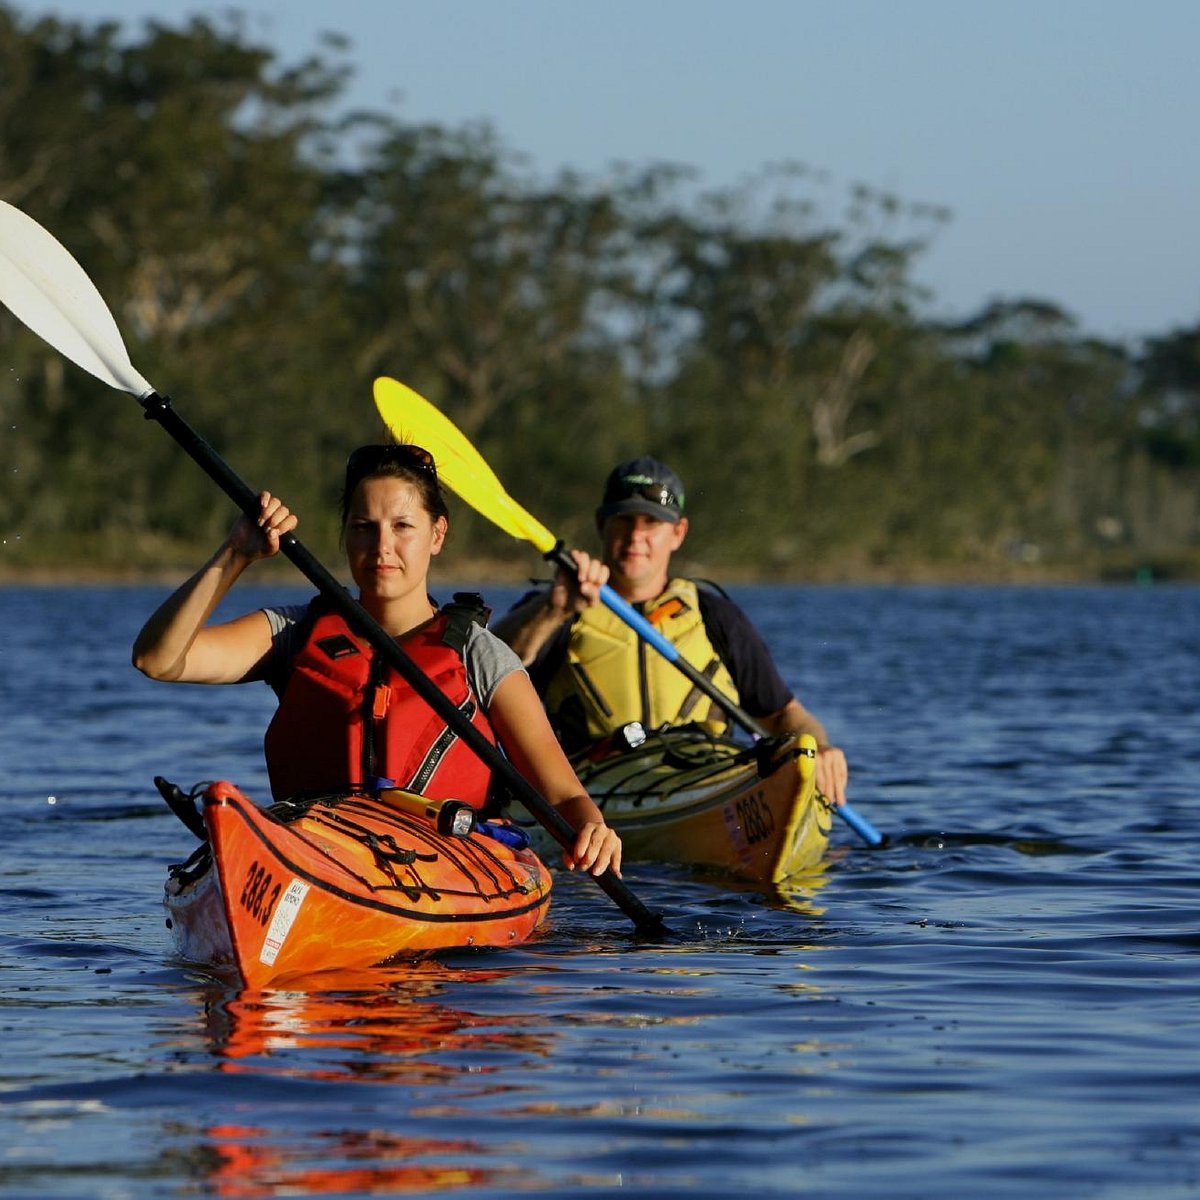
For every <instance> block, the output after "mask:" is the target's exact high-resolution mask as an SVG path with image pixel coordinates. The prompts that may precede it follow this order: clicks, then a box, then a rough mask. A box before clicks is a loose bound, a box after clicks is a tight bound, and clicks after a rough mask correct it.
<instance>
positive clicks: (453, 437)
mask: <svg viewBox="0 0 1200 1200" xmlns="http://www.w3.org/2000/svg"><path fill="white" fill-rule="evenodd" d="M372 391H373V393H374V396H375V407H376V408H377V409H378V410H379V415H380V416H381V417H382V418H383V423H384V424H385V425H386V426H387V427H388V429H389V430H390V431H391V434H392V436H393V437H394V438H396V439H397V440H398V441H402V442H411V443H413V444H414V445H417V446H423V447H424V448H425V449H426V450H428V451H429V453H430V454H432V455H433V458H434V461H435V462H436V463H437V473H438V478H439V479H440V480H441V481H442V482H443V483H444V484H445V485H446V486H447V487H448V488H449V489H450V490H451V491H452V492H453V493H454V494H455V495H456V496H458V497H460V498H461V499H462V500H465V501H466V502H467V503H468V504H469V505H470V506H471V507H472V508H473V509H474V510H475V511H476V512H477V513H479V514H481V515H482V516H485V517H487V519H488V520H489V521H491V522H492V523H493V524H495V525H498V526H499V527H500V528H501V529H503V530H504V532H505V533H507V534H509V535H510V536H511V537H515V538H519V539H520V540H521V541H525V542H532V543H533V545H534V546H535V547H536V548H537V550H538V551H539V553H541V554H545V553H547V552H548V551H550V550H553V549H554V547H555V545H556V544H557V542H558V539H557V538H556V537H555V536H554V534H552V533H551V532H550V530H548V529H547V528H546V527H545V525H543V524H542V523H541V522H540V521H539V520H538V519H537V518H536V517H533V516H531V515H530V514H529V513H527V512H526V511H525V510H524V509H523V508H522V507H521V506H520V505H519V504H518V503H517V502H516V501H515V500H514V499H513V498H512V497H511V496H510V495H509V494H508V493H507V492H506V491H505V490H504V485H503V484H502V483H501V482H500V480H499V479H497V478H496V473H495V472H494V471H493V470H492V468H491V467H489V466H488V464H487V463H486V462H485V461H484V458H483V455H481V454H480V453H479V451H478V450H476V449H475V447H474V446H473V445H471V443H470V441H469V440H468V439H467V436H466V434H464V433H463V432H462V430H461V429H459V428H458V426H457V425H455V424H454V422H453V421H451V420H450V418H449V417H447V416H446V415H445V414H444V413H442V412H441V411H439V410H438V409H436V408H434V406H433V405H432V404H430V403H429V401H428V400H426V399H425V397H424V396H421V395H418V394H417V393H416V392H414V391H413V390H412V388H410V387H408V386H407V385H405V384H403V383H401V382H400V381H399V380H397V379H390V378H389V377H388V376H386V375H381V376H380V377H379V378H378V379H376V380H375V383H374V386H373V388H372Z"/></svg>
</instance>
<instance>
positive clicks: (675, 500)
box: [604, 475, 683, 508]
mask: <svg viewBox="0 0 1200 1200" xmlns="http://www.w3.org/2000/svg"><path fill="white" fill-rule="evenodd" d="M635 496H638V497H640V498H641V499H642V500H649V501H650V503H651V504H658V505H661V506H662V507H663V508H682V507H683V501H682V500H681V499H680V498H679V497H678V496H676V495H675V493H674V492H673V491H671V489H670V488H669V487H667V485H666V484H665V483H651V482H648V481H647V480H646V479H645V478H644V477H639V476H628V475H627V476H625V477H624V478H622V479H618V480H616V481H615V482H614V483H613V484H612V485H611V486H610V487H609V489H608V491H607V492H605V494H604V503H605V504H611V503H613V502H614V501H616V500H632V499H633V498H634V497H635Z"/></svg>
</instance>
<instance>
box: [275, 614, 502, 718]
mask: <svg viewBox="0 0 1200 1200" xmlns="http://www.w3.org/2000/svg"><path fill="white" fill-rule="evenodd" d="M262 611H263V612H264V613H265V614H266V617H267V621H268V622H270V625H271V646H272V654H271V665H270V666H269V668H268V669H267V682H268V683H269V684H270V685H271V687H272V688H273V689H274V690H275V694H276V695H278V696H282V695H283V690H284V688H285V687H287V682H288V678H289V677H290V676H291V673H292V660H293V659H294V658H295V657H296V654H297V652H298V651H299V650H300V647H301V645H302V644H303V638H304V626H303V621H304V618H305V616H306V615H307V613H308V605H307V604H286V605H282V606H280V607H279V608H264V609H263V610H262ZM463 664H464V665H465V666H466V668H467V684H468V686H469V687H470V689H471V691H472V692H473V693H474V695H475V698H476V699H477V700H478V701H479V703H480V705H481V706H482V708H483V711H484V712H485V713H487V712H488V710H489V709H490V708H491V706H492V697H493V696H495V694H496V689H497V688H498V687H499V686H500V684H501V683H502V682H503V681H504V680H505V679H507V678H508V677H509V675H511V674H512V673H513V672H514V671H524V670H525V668H524V667H523V666H522V665H521V660H520V659H519V658H518V657H517V656H516V654H514V653H513V651H512V650H510V649H509V647H508V646H506V645H505V644H504V643H503V642H502V641H501V640H500V639H499V638H498V637H497V636H496V635H495V634H494V633H492V632H491V631H490V630H488V629H484V627H483V626H482V625H478V624H476V623H474V622H472V623H471V627H470V629H469V630H468V632H467V644H466V646H465V647H464V648H463Z"/></svg>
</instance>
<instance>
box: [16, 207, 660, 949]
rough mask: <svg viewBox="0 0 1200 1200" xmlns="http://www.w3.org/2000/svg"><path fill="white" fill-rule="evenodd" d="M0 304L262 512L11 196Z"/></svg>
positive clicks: (329, 593)
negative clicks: (132, 401) (133, 400)
mask: <svg viewBox="0 0 1200 1200" xmlns="http://www.w3.org/2000/svg"><path fill="white" fill-rule="evenodd" d="M0 303H3V304H4V305H5V306H7V307H8V308H10V309H11V310H12V312H13V313H14V315H15V316H17V317H18V318H19V319H20V320H21V321H23V322H24V323H25V324H26V325H28V326H29V328H30V329H32V330H33V331H34V333H36V334H38V335H39V336H40V337H41V338H42V339H43V340H44V341H46V342H48V343H49V344H50V345H51V346H53V347H54V349H56V350H58V351H59V353H61V354H63V355H64V356H65V357H67V358H69V359H70V360H71V361H72V362H73V363H76V364H77V365H78V366H80V367H82V368H83V369H84V370H85V371H87V372H89V374H91V375H94V376H95V377H96V378H97V379H99V380H101V381H102V382H103V383H106V384H108V385H109V386H110V387H114V388H117V389H119V390H120V391H123V392H129V393H130V394H131V395H133V396H136V397H137V398H138V400H139V401H140V403H141V405H142V407H143V409H144V410H145V413H146V416H147V418H149V419H151V420H154V421H157V422H158V423H159V424H160V425H161V426H162V427H163V428H164V429H165V430H166V431H167V432H168V433H169V434H170V435H171V436H172V437H173V438H174V439H175V440H176V441H177V442H178V443H179V444H180V445H181V446H182V447H183V449H184V450H186V451H187V453H188V454H189V455H190V456H191V457H192V458H193V459H194V460H195V462H197V463H198V464H199V465H200V466H201V467H202V468H203V469H204V470H205V471H206V472H207V473H208V475H209V476H210V477H211V478H212V479H213V480H214V481H215V482H216V483H218V484H219V485H220V486H221V487H222V489H223V490H224V491H225V494H226V495H227V496H229V498H230V499H231V500H232V501H233V502H234V503H235V504H236V505H237V506H238V508H240V509H241V510H242V512H244V513H247V514H249V515H251V516H253V515H254V514H256V513H257V511H258V494H257V493H256V492H254V491H251V489H250V488H249V486H247V484H245V483H244V482H243V481H242V480H241V479H240V478H239V477H238V476H237V475H236V474H235V473H234V471H233V470H232V469H231V468H230V467H229V466H228V465H227V464H226V463H225V461H224V460H223V459H222V458H221V457H220V456H219V455H218V454H217V453H216V451H215V450H213V448H212V447H211V446H209V445H208V443H207V442H205V441H204V440H203V439H202V438H201V437H200V436H199V435H198V434H197V433H196V432H195V431H194V430H193V429H192V428H191V426H189V425H188V424H187V422H186V421H184V419H183V418H182V417H180V416H179V415H178V413H176V412H175V410H174V408H173V407H172V406H171V401H170V400H169V399H168V398H167V397H166V396H162V395H159V394H158V393H157V392H156V391H155V390H154V388H153V387H151V385H150V384H149V383H148V382H147V381H146V380H145V378H143V376H141V375H140V374H139V373H138V372H137V371H135V370H134V368H133V365H132V364H131V363H130V361H129V354H128V352H127V351H126V349H125V344H124V342H123V340H122V338H121V334H120V331H119V330H118V328H117V323H116V321H115V320H114V319H113V315H112V313H111V312H110V311H109V309H108V306H107V305H106V304H105V303H104V300H103V298H102V297H101V295H100V293H99V291H98V290H97V289H96V286H95V284H93V283H92V281H91V279H90V278H89V277H88V275H87V273H86V272H85V271H84V269H83V268H82V267H81V266H80V265H79V263H77V262H76V261H75V259H74V258H73V257H72V256H71V254H70V252H69V251H68V250H67V249H66V248H65V247H64V246H63V245H62V244H61V243H60V242H59V241H58V240H57V239H56V238H55V237H54V236H53V235H51V234H50V233H48V232H47V231H46V230H45V229H43V228H42V227H41V226H40V225H39V224H38V223H37V222H36V221H35V220H33V218H32V217H29V216H27V215H26V214H25V213H23V212H21V210H20V209H17V208H14V207H13V206H12V205H11V204H7V203H4V202H3V201H0ZM280 549H281V550H282V551H283V553H284V554H285V555H286V556H287V557H288V558H289V559H290V560H291V561H292V562H293V563H294V564H295V565H296V566H297V567H298V568H299V569H300V571H301V572H302V573H303V574H304V575H305V576H306V577H307V578H308V579H309V580H310V581H311V582H312V583H313V584H314V585H315V586H316V587H317V589H318V590H319V591H320V592H321V593H322V594H323V595H324V596H325V597H326V598H327V599H328V600H329V601H330V602H331V603H332V604H333V606H334V607H335V608H336V609H338V610H339V611H340V612H341V613H342V615H343V616H344V617H345V618H346V619H347V621H349V622H350V624H351V625H352V626H353V627H354V628H355V629H357V630H358V631H359V632H360V633H361V634H362V636H363V637H365V638H367V639H368V640H369V641H370V642H371V644H372V645H373V646H374V647H375V649H376V650H377V651H378V652H379V654H380V655H381V656H382V657H383V659H384V660H385V661H386V662H387V663H388V665H389V666H390V667H392V668H393V669H394V670H395V671H396V672H397V673H398V674H399V675H400V676H401V678H403V679H404V680H405V682H406V683H408V684H409V686H411V687H412V689H413V690H414V691H415V692H416V693H417V694H418V695H419V696H420V697H421V698H422V699H423V700H424V701H425V702H426V703H427V704H428V705H429V707H430V708H432V709H433V711H434V712H436V713H437V714H438V716H439V717H441V718H442V719H443V720H444V721H445V722H446V724H447V725H448V726H449V727H450V728H451V729H453V730H454V732H455V733H456V734H458V736H459V737H461V738H462V739H463V741H464V742H466V744H467V745H468V746H470V747H471V749H472V750H473V751H474V752H475V753H476V754H477V755H479V757H480V758H481V759H482V760H483V761H484V762H485V763H486V764H487V765H488V766H489V767H491V768H492V770H493V771H495V772H496V773H497V774H498V775H500V776H501V777H502V778H503V779H504V781H505V783H507V784H508V785H509V787H510V788H511V789H512V790H513V792H514V793H515V794H516V795H517V796H518V797H519V798H520V799H521V801H522V802H523V803H524V804H525V806H526V807H527V808H528V809H529V811H530V812H531V813H532V814H533V815H534V816H535V817H536V818H537V819H538V821H540V822H541V823H542V824H543V825H544V826H545V827H546V829H547V830H548V831H549V832H550V833H551V835H552V836H553V837H554V838H555V840H556V841H558V842H559V843H560V845H563V846H570V845H572V844H573V843H574V840H575V831H574V830H573V829H572V828H571V826H570V825H569V824H568V823H567V822H566V821H565V820H564V819H563V817H562V816H561V815H560V814H559V813H558V812H557V811H556V810H555V809H554V807H553V806H552V805H550V804H549V803H548V802H547V801H546V800H545V798H544V797H542V796H541V795H540V794H539V793H538V792H537V791H536V789H534V788H533V787H532V785H531V784H530V783H529V782H528V780H526V779H525V777H524V776H523V775H521V774H520V772H519V771H517V770H516V768H515V767H513V766H512V764H511V763H510V762H509V761H508V759H507V758H505V757H504V755H502V754H501V753H499V751H497V750H496V748H495V747H494V746H493V745H492V744H491V743H490V742H489V741H488V740H487V739H486V738H485V737H484V736H483V735H482V734H481V733H480V732H479V731H478V730H477V729H476V728H475V727H474V726H473V725H472V724H471V722H470V721H468V720H466V719H465V718H464V717H463V715H462V714H461V713H460V712H459V711H458V708H457V706H456V705H455V704H454V703H453V702H452V701H450V700H449V699H447V697H446V696H445V695H444V694H443V693H442V692H441V691H440V690H439V688H438V687H437V686H436V685H435V684H434V683H433V681H432V680H430V679H429V677H428V676H427V675H425V674H424V672H423V671H421V669H420V668H419V667H418V666H417V664H416V663H415V662H413V660H412V659H411V658H409V657H408V655H407V654H405V653H404V651H403V650H402V649H401V648H400V646H399V645H398V644H397V643H396V642H395V641H394V640H393V639H392V638H390V637H389V636H388V635H387V633H386V632H385V630H384V629H383V628H382V626H380V625H379V623H378V622H377V621H376V620H375V619H374V618H373V617H372V616H371V615H370V614H369V613H368V612H367V611H366V610H365V609H364V608H363V607H362V605H361V604H359V603H358V601H357V600H355V599H354V598H353V597H352V596H351V595H350V593H349V592H347V591H346V589H345V588H344V587H342V586H341V584H339V583H338V581H337V580H336V579H335V578H334V577H333V575H331V574H330V573H329V572H328V571H327V570H326V569H325V568H324V567H323V566H322V565H321V563H320V562H318V561H317V559H316V558H315V557H313V555H312V554H310V553H309V551H308V550H307V549H305V547H304V546H302V545H301V544H300V542H299V541H298V540H297V539H296V537H295V536H294V535H293V534H286V535H285V536H284V537H283V538H282V539H281V541H280ZM595 878H596V882H597V883H598V884H599V885H600V887H602V888H603V889H604V891H605V892H607V893H608V895H609V896H610V897H611V898H612V900H613V901H614V903H616V904H617V905H618V906H619V907H620V908H621V909H622V911H623V912H625V914H626V915H627V916H628V917H629V918H630V919H631V920H632V921H633V922H634V923H635V924H636V925H637V926H638V928H639V929H642V930H646V931H648V932H656V931H661V930H662V928H663V926H662V918H661V917H659V916H658V915H657V914H655V913H652V912H650V910H649V909H647V908H646V906H645V905H644V904H642V902H641V901H640V900H638V899H637V897H636V896H634V895H633V893H632V892H630V890H629V889H628V888H627V887H626V886H625V884H624V883H622V882H621V880H620V879H618V878H617V877H616V876H615V875H613V874H612V872H611V871H608V872H605V874H603V875H601V876H597V877H595Z"/></svg>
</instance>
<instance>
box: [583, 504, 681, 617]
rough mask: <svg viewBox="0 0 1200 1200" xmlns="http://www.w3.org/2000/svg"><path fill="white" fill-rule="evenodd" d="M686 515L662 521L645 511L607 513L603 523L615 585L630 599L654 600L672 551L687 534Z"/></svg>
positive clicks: (604, 543)
mask: <svg viewBox="0 0 1200 1200" xmlns="http://www.w3.org/2000/svg"><path fill="white" fill-rule="evenodd" d="M687 526H688V523H687V518H686V517H681V518H680V519H679V521H678V522H676V523H674V524H672V523H671V522H670V521H660V520H658V519H657V518H656V517H649V516H646V515H645V514H644V513H623V514H621V515H620V516H614V517H607V518H605V520H604V522H603V523H602V524H601V526H600V541H601V545H602V546H603V551H604V561H605V563H607V564H608V569H609V571H611V572H612V576H611V578H612V585H613V587H614V588H615V589H616V590H617V591H618V592H619V593H620V594H621V595H622V596H623V597H624V598H625V599H626V600H630V601H638V600H651V599H653V598H654V597H655V596H657V595H658V593H659V592H661V591H662V590H663V588H664V587H666V584H667V579H668V578H669V576H668V571H669V568H670V563H671V555H672V554H673V553H674V552H675V551H676V550H678V549H679V547H680V546H682V545H683V539H684V538H685V537H686V536H687Z"/></svg>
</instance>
